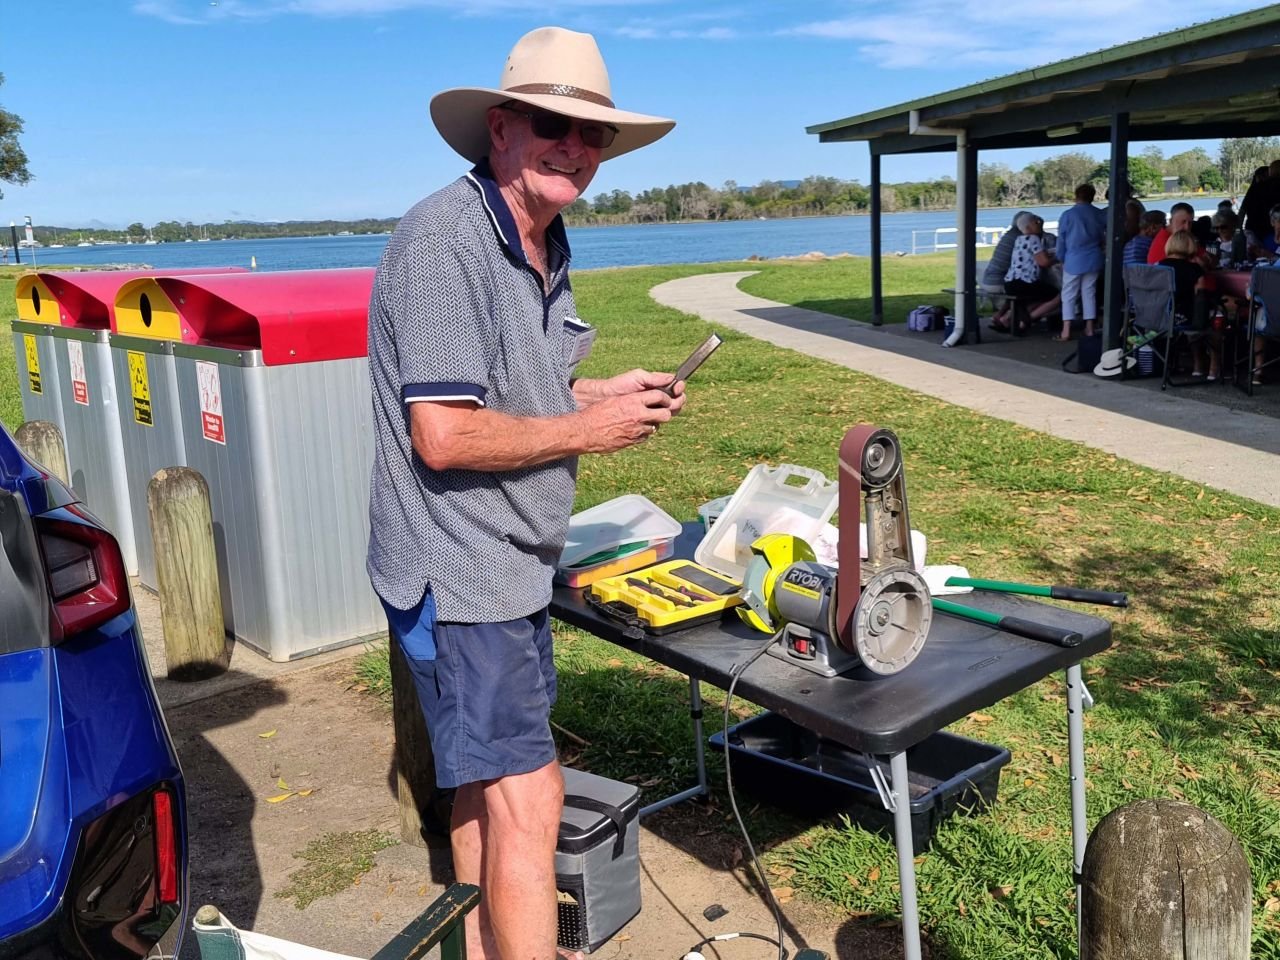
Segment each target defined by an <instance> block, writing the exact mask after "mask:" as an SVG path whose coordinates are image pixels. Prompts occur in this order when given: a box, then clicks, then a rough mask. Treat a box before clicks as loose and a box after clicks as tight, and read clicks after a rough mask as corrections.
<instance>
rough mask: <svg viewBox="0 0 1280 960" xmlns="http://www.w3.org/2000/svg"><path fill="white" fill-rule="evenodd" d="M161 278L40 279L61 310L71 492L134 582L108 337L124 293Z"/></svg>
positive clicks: (58, 349) (117, 274) (58, 336)
mask: <svg viewBox="0 0 1280 960" xmlns="http://www.w3.org/2000/svg"><path fill="white" fill-rule="evenodd" d="M185 272H191V271H185ZM196 272H199V271H196ZM156 273H157V271H155V270H84V271H66V272H61V271H53V272H50V271H44V272H40V273H37V274H36V276H37V278H38V279H39V281H40V282H41V283H43V284H44V288H45V290H47V291H48V293H49V295H50V296H51V297H52V299H53V301H54V302H55V303H56V304H57V315H58V321H59V322H58V325H57V326H51V327H49V336H50V337H51V338H52V340H53V341H54V350H53V360H54V365H55V368H56V370H57V379H58V387H59V393H60V396H61V402H62V420H63V438H64V440H65V442H66V448H67V467H68V470H69V471H70V477H71V486H72V489H73V490H75V493H76V496H78V497H79V498H80V499H81V500H82V501H84V503H85V504H86V505H87V506H88V507H89V509H90V510H92V511H93V512H94V513H95V514H96V515H97V516H98V518H99V519H100V520H101V521H102V523H103V524H104V525H105V526H106V527H107V528H108V529H109V530H110V531H111V532H112V533H113V534H114V535H115V537H116V539H117V540H118V541H119V543H120V552H121V554H122V555H123V556H124V562H125V568H126V569H127V570H128V572H129V574H130V575H134V574H136V573H137V572H138V538H137V536H136V531H135V528H134V523H133V509H132V507H131V506H130V503H129V489H128V470H127V461H126V457H125V450H124V439H123V436H122V432H121V427H120V395H119V392H118V391H117V389H116V379H115V374H114V370H113V364H112V355H111V347H110V343H109V337H110V326H111V316H112V314H113V312H114V307H115V299H116V293H117V292H118V291H119V289H120V287H121V285H123V284H124V283H127V282H128V281H130V280H135V279H138V278H140V277H150V276H155V274H156Z"/></svg>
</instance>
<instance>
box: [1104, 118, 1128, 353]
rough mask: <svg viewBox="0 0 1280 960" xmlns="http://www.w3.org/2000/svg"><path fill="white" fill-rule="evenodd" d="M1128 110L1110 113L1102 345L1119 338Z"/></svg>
mask: <svg viewBox="0 0 1280 960" xmlns="http://www.w3.org/2000/svg"><path fill="white" fill-rule="evenodd" d="M1128 173H1129V114H1127V113H1116V114H1113V115H1112V117H1111V181H1110V183H1109V184H1108V186H1107V198H1108V206H1107V213H1108V214H1109V216H1108V219H1107V267H1106V270H1107V282H1106V284H1105V295H1106V304H1105V306H1104V307H1103V312H1102V344H1103V347H1104V348H1105V349H1110V348H1112V347H1114V346H1116V345H1117V343H1118V342H1119V340H1120V328H1121V321H1122V319H1123V310H1124V244H1125V235H1124V207H1125V203H1126V201H1128V199H1129V176H1128Z"/></svg>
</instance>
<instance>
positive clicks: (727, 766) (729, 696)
mask: <svg viewBox="0 0 1280 960" xmlns="http://www.w3.org/2000/svg"><path fill="white" fill-rule="evenodd" d="M781 635H782V634H781V632H779V633H775V634H774V635H773V636H772V637H770V638H769V642H768V643H766V644H764V645H763V646H762V647H760V649H759V650H757V651H756V652H755V653H753V654H752V655H751V656H750V657H748V658H747V661H746V662H745V663H742V664H740V665H737V666H734V667H732V668H731V669H730V670H729V690H728V692H727V693H726V695H725V698H724V779H725V785H726V787H727V788H728V790H729V806H730V807H732V808H733V817H734V819H735V820H737V821H738V829H739V830H740V831H742V839H743V840H745V841H746V842H747V851H748V852H749V853H750V854H751V863H752V865H753V866H754V867H755V870H756V875H757V876H759V877H760V883H761V884H762V885H763V886H764V890H765V894H766V899H767V902H768V904H769V907H770V909H771V910H773V919H774V922H775V923H776V924H777V925H778V939H776V940H774V939H773V938H772V937H766V936H764V935H763V934H759V933H722V934H720V935H719V936H716V937H708V938H707V939H706V940H703V941H702V942H701V943H699V944H697V945H696V946H694V947H693V948H691V949H690V950H689V953H688V954H686V955H685V956H686V960H702V955H701V954H700V953H698V948H699V947H704V946H706V945H707V944H709V943H715V942H716V941H718V940H733V939H735V938H738V937H750V938H751V939H753V940H764V941H765V942H767V943H772V944H774V945H775V946H776V947H777V948H778V960H787V949H786V947H784V946H783V945H782V909H781V908H780V907H779V906H778V901H777V900H776V899H774V896H773V888H772V887H771V886H769V878H768V877H766V876H765V874H764V868H763V867H761V866H760V858H759V857H757V856H756V848H755V845H754V844H753V843H752V842H751V834H749V833H748V832H747V825H746V824H745V823H744V822H743V820H742V813H741V811H739V810H738V801H737V799H736V798H735V797H734V795H733V761H732V760H731V754H732V752H733V751H732V750H730V749H729V707H730V705H731V704H732V703H733V689H734V687H736V686H737V685H738V678H739V677H741V676H742V675H743V674H744V673H745V672H746V670H747V667H749V666H751V665H752V664H753V663H755V662H756V661H757V660H759V659H760V658H761V657H762V656H763V655H764V653H765V651H766V650H768V649H769V648H770V647H771V646H773V645H774V644H775V643H776V642H777V641H778V638H779V637H781ZM690 955H692V956H690Z"/></svg>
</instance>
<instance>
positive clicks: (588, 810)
mask: <svg viewBox="0 0 1280 960" xmlns="http://www.w3.org/2000/svg"><path fill="white" fill-rule="evenodd" d="M561 771H562V772H563V774H564V813H563V814H562V815H561V822H560V835H559V839H558V840H557V842H556V900H557V907H556V909H557V914H558V920H559V933H558V937H557V939H558V942H559V944H560V946H562V947H564V948H565V949H566V950H585V951H587V952H588V953H590V952H592V951H594V950H597V949H599V948H600V947H601V946H603V945H604V944H606V943H608V942H609V940H610V939H612V937H613V935H614V934H616V933H617V932H618V931H619V930H621V929H622V928H623V927H624V926H625V925H626V924H627V923H628V922H629V921H630V920H631V918H632V917H634V916H635V915H636V914H637V913H639V912H640V790H639V788H638V787H633V786H632V785H631V784H628V783H619V782H618V781H616V780H608V779H606V778H605V777H597V776H596V775H595V774H591V773H583V772H582V771H581V770H571V769H570V768H568V767H561Z"/></svg>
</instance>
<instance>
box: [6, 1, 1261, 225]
mask: <svg viewBox="0 0 1280 960" xmlns="http://www.w3.org/2000/svg"><path fill="white" fill-rule="evenodd" d="M1256 6H1259V4H1257V3H1233V2H1225V0H1194V2H1189V0H1160V2H1158V3H1152V2H1151V0H1037V2H1036V3H1034V4H1031V5H1029V6H1023V5H1017V4H1007V3H998V2H992V0H896V2H895V0H888V2H886V0H807V2H803V3H798V2H766V0H730V2H721V0H699V2H690V0H217V2H210V0H6V2H5V3H4V5H3V9H0V72H2V73H3V74H4V76H5V84H4V86H3V87H0V106H3V107H5V108H6V109H8V110H10V111H12V112H14V113H17V114H18V115H20V116H21V117H22V118H23V119H24V121H25V123H26V132H25V134H24V135H23V137H22V143H23V146H24V147H25V149H26V151H27V154H28V156H29V158H30V168H31V172H32V174H33V175H34V177H35V179H34V180H33V181H32V182H31V184H29V185H28V186H26V187H16V186H12V185H8V184H0V189H2V190H3V192H4V198H3V199H0V221H3V220H17V221H18V222H19V223H21V219H22V217H23V216H26V215H30V216H32V217H33V219H34V220H35V221H36V222H37V223H43V224H51V225H67V226H73V225H89V224H92V223H93V222H95V221H96V222H98V223H104V224H107V225H111V226H124V225H126V224H128V223H130V222H132V221H135V220H137V221H141V222H143V223H144V224H151V223H154V222H156V221H158V220H172V219H176V220H192V221H195V222H203V221H222V220H229V219H230V220H235V219H250V220H289V219H315V218H328V217H333V218H339V219H347V218H356V217H364V216H378V217H387V216H399V215H400V214H401V213H403V212H404V210H406V209H407V208H408V207H409V206H410V205H411V204H412V203H413V202H415V201H416V200H417V199H418V198H419V197H421V196H423V195H425V194H427V193H430V192H431V191H432V190H434V189H436V188H437V187H439V186H441V185H443V184H444V183H446V182H448V181H449V180H450V179H452V178H453V177H455V176H456V175H458V174H459V173H461V172H462V171H463V170H464V169H465V167H466V164H465V162H464V161H462V160H461V159H460V158H459V157H458V156H457V155H456V154H454V153H453V152H452V151H451V150H450V149H449V148H448V147H447V146H445V145H444V143H443V142H442V141H441V140H440V138H439V137H438V135H437V134H436V133H435V130H434V128H433V127H432V126H431V121H430V118H429V116H428V113H427V103H428V100H429V99H430V97H431V95H432V94H434V93H436V92H437V91H439V90H441V89H444V88H446V87H452V86H472V85H475V86H492V85H496V84H497V81H498V74H499V70H500V68H501V66H502V62H503V60H504V59H505V57H506V54H507V51H508V50H509V49H510V47H511V45H512V44H513V43H514V42H515V40H516V39H517V38H518V37H519V36H520V35H521V34H522V33H524V32H525V31H527V30H529V29H532V28H534V27H537V26H542V25H546V24H557V25H561V26H566V27H570V28H573V29H577V30H586V31H589V32H591V33H594V34H595V35H596V37H597V39H598V41H599V43H600V46H601V49H602V50H603V51H604V55H605V59H606V61H607V63H608V65H609V70H610V75H611V79H612V83H613V90H614V99H615V100H616V101H617V102H618V104H619V106H621V107H624V108H627V109H633V110H637V111H641V112H648V113H656V114H661V115H665V116H670V117H674V118H675V119H676V120H677V121H678V126H677V127H676V130H675V131H674V132H673V133H672V134H671V135H669V136H668V137H667V138H666V139H664V140H663V141H661V142H660V143H659V144H657V145H656V146H653V147H650V148H648V149H645V150H641V151H638V152H637V153H634V154H631V155H629V156H625V157H622V158H619V159H618V160H616V161H613V162H610V163H607V164H605V165H604V166H603V167H602V168H601V171H600V173H599V174H598V176H597V177H596V180H595V182H594V183H593V184H592V185H591V188H590V189H589V191H588V193H587V196H588V198H590V197H593V196H595V195H596V194H597V193H599V192H602V191H609V190H613V189H623V190H630V191H632V192H637V191H639V190H643V189H645V188H648V187H652V186H665V185H666V184H668V183H680V182H686V181H690V180H702V181H705V182H707V183H709V184H711V185H713V186H720V185H721V184H723V183H724V181H726V180H729V179H732V180H736V181H737V182H738V183H740V184H754V183H758V182H759V181H761V180H764V179H793V178H800V177H804V176H807V175H810V174H824V175H830V176H837V177H841V178H846V179H853V178H858V179H862V180H863V181H864V182H865V180H866V177H867V151H866V147H865V146H864V145H862V144H823V145H820V144H818V142H817V138H816V137H812V136H809V135H807V134H806V133H805V132H804V127H805V126H806V125H807V124H813V123H821V122H824V121H828V120H833V119H837V118H840V117H845V116H850V115H852V114H856V113H861V112H863V111H866V110H872V109H876V108H879V107H883V106H888V105H891V104H894V103H898V102H901V101H903V100H907V99H910V98H913V97H917V96H924V95H928V94H931V93H937V92H941V91H944V90H948V89H951V88H953V87H956V86H960V85H962V84H965V83H969V82H972V81H975V80H979V79H983V78H987V77H992V76H997V75H1000V74H1004V73H1009V72H1011V71H1013V70H1018V69H1022V68H1025V67H1030V66H1035V65H1036V64H1040V63H1045V62H1048V61H1051V60H1057V59H1062V58H1063V57H1068V56H1073V55H1075V54H1079V53H1083V52H1087V51H1090V50H1096V49H1099V48H1102V47H1106V46H1111V45H1113V44H1116V43H1121V42H1124V41H1126V40H1132V39H1136V38H1139V37H1143V36H1149V35H1151V34H1154V33H1160V32H1164V31H1165V30H1170V29H1175V28H1177V27H1181V26H1186V25H1188V24H1190V23H1194V22H1198V21H1203V20H1205V19H1211V18H1214V17H1218V16H1225V15H1227V14H1231V13H1238V12H1240V11H1242V10H1247V9H1251V8H1253V7H1256ZM1185 146H1187V145H1186V144H1166V145H1164V149H1165V151H1166V153H1172V152H1176V150H1178V149H1184V148H1185ZM1208 147H1209V149H1210V152H1211V153H1213V152H1215V148H1216V145H1215V144H1209V145H1208ZM1091 152H1095V153H1096V154H1097V155H1098V156H1101V155H1102V153H1101V148H1097V149H1096V150H1093V151H1091ZM1044 155H1046V153H1045V152H1044V151H1009V152H1006V153H990V154H984V155H983V157H982V159H983V161H984V162H987V161H1002V162H1007V163H1009V164H1011V165H1012V166H1015V167H1020V166H1022V165H1024V164H1025V163H1027V162H1028V161H1029V160H1031V159H1034V158H1036V157H1038V156H1044ZM953 173H954V159H953V158H952V157H951V156H950V155H939V156H931V157H920V158H889V159H887V160H886V162H885V168H884V175H885V177H886V179H889V180H905V179H913V178H919V177H927V176H936V175H943V174H953Z"/></svg>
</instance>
